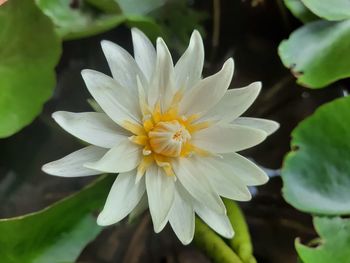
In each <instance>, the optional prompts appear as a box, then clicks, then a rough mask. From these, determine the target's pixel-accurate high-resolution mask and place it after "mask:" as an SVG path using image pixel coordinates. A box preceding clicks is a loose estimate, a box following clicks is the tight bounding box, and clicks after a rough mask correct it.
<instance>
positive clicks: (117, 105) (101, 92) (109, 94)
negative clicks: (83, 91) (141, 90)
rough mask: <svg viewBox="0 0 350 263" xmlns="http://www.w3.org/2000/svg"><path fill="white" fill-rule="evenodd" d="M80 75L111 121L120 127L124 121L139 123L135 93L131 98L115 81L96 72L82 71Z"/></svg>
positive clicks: (139, 115) (139, 117)
mask: <svg viewBox="0 0 350 263" xmlns="http://www.w3.org/2000/svg"><path fill="white" fill-rule="evenodd" d="M81 74H82V76H83V79H84V81H85V84H86V87H87V88H88V90H89V92H90V93H91V95H92V96H93V97H94V98H95V100H96V101H97V103H98V104H99V105H100V106H101V108H102V109H103V110H104V112H106V113H107V114H108V116H109V117H110V118H111V119H112V120H113V121H115V122H116V123H117V124H119V125H121V126H122V124H123V122H124V121H125V120H130V121H134V122H140V120H141V112H140V106H139V102H138V97H137V96H136V94H137V93H135V95H134V97H136V98H131V97H130V95H129V94H128V93H127V92H126V91H125V89H124V88H123V87H122V86H120V85H119V84H118V83H117V82H116V81H114V80H113V79H112V78H110V77H108V76H107V75H105V74H103V73H100V72H98V71H94V70H90V69H84V70H83V71H82V72H81ZM136 92H137V91H136Z"/></svg>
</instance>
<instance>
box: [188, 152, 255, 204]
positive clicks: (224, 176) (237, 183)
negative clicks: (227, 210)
mask: <svg viewBox="0 0 350 263" xmlns="http://www.w3.org/2000/svg"><path fill="white" fill-rule="evenodd" d="M195 158H196V159H197V162H198V163H199V164H200V166H199V167H200V168H199V169H198V172H199V173H200V174H201V175H202V176H205V177H206V178H207V179H208V180H209V181H210V183H211V185H212V186H213V188H214V189H215V190H216V191H217V193H218V194H219V195H221V196H223V197H226V198H229V199H233V200H237V201H248V200H250V199H251V198H252V196H251V194H250V192H249V190H248V189H247V187H246V184H245V183H244V182H243V181H242V180H241V179H240V177H238V176H235V174H234V173H233V171H232V169H231V166H224V165H222V164H221V163H220V162H219V161H220V160H221V159H220V158H217V157H210V158H201V157H195Z"/></svg>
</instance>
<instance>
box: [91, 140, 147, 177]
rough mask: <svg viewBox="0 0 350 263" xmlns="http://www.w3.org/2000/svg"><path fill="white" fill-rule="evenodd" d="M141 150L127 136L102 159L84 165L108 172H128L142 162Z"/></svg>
mask: <svg viewBox="0 0 350 263" xmlns="http://www.w3.org/2000/svg"><path fill="white" fill-rule="evenodd" d="M141 150H142V149H141V148H140V147H139V146H137V145H136V144H134V143H132V142H130V141H129V139H128V138H126V139H124V140H122V141H121V142H120V143H119V144H118V145H117V146H114V147H113V148H112V149H110V150H109V151H108V152H107V153H106V154H105V155H104V156H103V157H102V158H101V159H100V160H98V161H96V162H87V163H86V164H85V165H84V166H85V167H87V168H90V169H95V170H98V171H101V172H106V173H122V172H127V171H130V170H132V169H134V168H135V167H136V166H137V165H138V164H139V163H140V160H141ZM134 183H135V181H134Z"/></svg>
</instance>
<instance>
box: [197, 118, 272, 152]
mask: <svg viewBox="0 0 350 263" xmlns="http://www.w3.org/2000/svg"><path fill="white" fill-rule="evenodd" d="M266 136H267V134H266V132H264V131H262V130H258V129H254V128H250V127H245V126H238V125H232V124H216V125H213V126H210V127H209V128H207V129H204V130H201V131H198V132H196V133H194V134H193V137H192V143H193V144H194V145H196V146H197V147H200V148H202V149H204V150H207V151H209V152H213V153H228V152H237V151H241V150H245V149H248V148H250V147H253V146H255V145H257V144H259V143H261V142H262V141H263V140H265V138H266Z"/></svg>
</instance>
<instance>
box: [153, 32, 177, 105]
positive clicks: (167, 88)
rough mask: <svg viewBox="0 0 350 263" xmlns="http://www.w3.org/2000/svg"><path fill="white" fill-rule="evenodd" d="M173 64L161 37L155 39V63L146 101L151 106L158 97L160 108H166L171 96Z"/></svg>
mask: <svg viewBox="0 0 350 263" xmlns="http://www.w3.org/2000/svg"><path fill="white" fill-rule="evenodd" d="M173 82H174V65H173V60H172V58H171V54H170V52H169V50H168V47H167V46H166V44H165V43H164V41H163V39H161V38H158V39H157V63H156V69H155V72H154V74H153V76H152V80H151V83H150V87H149V90H148V103H149V105H150V106H151V107H153V106H154V105H155V104H156V102H157V101H158V99H160V102H161V106H162V109H167V107H168V106H169V104H170V102H171V100H172V96H173V90H172V89H173V87H172V86H173Z"/></svg>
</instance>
